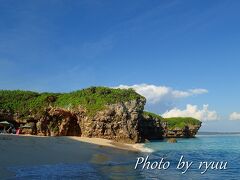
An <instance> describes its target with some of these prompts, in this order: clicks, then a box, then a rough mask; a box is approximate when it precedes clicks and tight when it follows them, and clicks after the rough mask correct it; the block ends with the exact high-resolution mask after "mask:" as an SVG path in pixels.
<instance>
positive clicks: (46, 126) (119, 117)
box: [0, 87, 201, 143]
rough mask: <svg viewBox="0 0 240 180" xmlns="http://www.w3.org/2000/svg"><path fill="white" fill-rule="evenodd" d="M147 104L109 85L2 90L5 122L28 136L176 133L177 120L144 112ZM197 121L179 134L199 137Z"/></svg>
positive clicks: (133, 137)
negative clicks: (61, 90) (63, 89)
mask: <svg viewBox="0 0 240 180" xmlns="http://www.w3.org/2000/svg"><path fill="white" fill-rule="evenodd" d="M145 102H146V100H145V98H144V97H142V96H140V95H139V94H137V93H136V92H135V91H133V90H131V89H129V90H122V89H110V88H105V87H91V88H88V89H83V90H80V91H75V92H72V93H62V94H60V93H58V94H56V93H35V92H28V91H27V92H26V91H0V121H1V120H7V121H8V122H10V123H12V124H13V125H14V126H15V127H20V128H21V131H22V133H25V134H34V135H42V136H84V137H99V138H106V139H112V140H115V141H119V142H127V143H137V142H144V141H145V140H146V139H148V140H152V139H161V138H163V137H168V136H169V135H170V133H171V132H174V131H176V129H174V128H177V126H176V123H175V124H174V123H173V120H169V121H166V119H164V118H162V117H160V116H158V115H155V114H153V113H147V112H144V111H143V110H144V105H145ZM174 121H175V120H174ZM192 122H193V121H187V123H186V124H185V125H184V126H183V127H182V128H181V129H180V130H179V131H177V133H179V134H181V135H180V136H179V137H193V136H195V134H196V133H197V131H198V129H199V127H200V125H201V124H199V123H198V124H196V123H195V124H194V123H192ZM194 122H195V121H194ZM172 124H173V125H174V126H173V125H172ZM181 125H182V124H181ZM173 127H174V128H173ZM175 135H176V134H175ZM176 137H178V136H176Z"/></svg>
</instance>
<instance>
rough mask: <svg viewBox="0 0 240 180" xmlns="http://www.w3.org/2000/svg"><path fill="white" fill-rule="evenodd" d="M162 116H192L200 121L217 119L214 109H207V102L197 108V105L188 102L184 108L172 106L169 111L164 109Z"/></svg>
mask: <svg viewBox="0 0 240 180" xmlns="http://www.w3.org/2000/svg"><path fill="white" fill-rule="evenodd" d="M162 116H163V117H165V118H168V117H193V118H196V119H199V120H201V121H207V120H217V119H219V117H218V114H217V112H216V111H211V110H209V109H208V104H207V105H203V107H202V109H199V108H198V106H197V105H191V104H188V105H187V106H186V109H183V110H181V109H178V108H173V109H171V110H169V111H166V112H165V113H164V114H163V115H162Z"/></svg>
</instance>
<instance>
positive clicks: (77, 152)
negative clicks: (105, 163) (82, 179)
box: [0, 135, 150, 179]
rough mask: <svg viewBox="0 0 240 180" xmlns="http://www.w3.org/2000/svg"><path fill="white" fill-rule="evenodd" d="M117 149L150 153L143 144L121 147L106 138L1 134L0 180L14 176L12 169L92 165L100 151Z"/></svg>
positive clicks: (123, 145) (106, 151)
mask: <svg viewBox="0 0 240 180" xmlns="http://www.w3.org/2000/svg"><path fill="white" fill-rule="evenodd" d="M114 148H115V149H116V150H117V149H122V150H127V151H129V152H133V153H138V152H140V151H145V152H150V150H149V149H147V148H144V145H143V144H122V143H116V142H113V141H111V140H107V139H100V138H85V137H72V136H64V137H44V136H25V135H0V179H5V178H6V177H11V176H14V174H13V173H11V172H10V171H8V168H9V167H12V166H25V165H30V166H31V165H40V164H56V163H79V162H93V161H96V159H93V155H94V154H97V153H98V152H99V150H101V151H104V152H105V153H108V152H109V151H113V150H114Z"/></svg>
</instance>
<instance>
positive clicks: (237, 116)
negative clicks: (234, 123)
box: [229, 112, 240, 120]
mask: <svg viewBox="0 0 240 180" xmlns="http://www.w3.org/2000/svg"><path fill="white" fill-rule="evenodd" d="M229 119H230V120H240V113H237V112H233V113H232V114H230V116H229Z"/></svg>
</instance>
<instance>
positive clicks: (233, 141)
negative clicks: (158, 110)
mask: <svg viewBox="0 0 240 180" xmlns="http://www.w3.org/2000/svg"><path fill="white" fill-rule="evenodd" d="M146 147H148V148H151V149H153V150H154V152H152V153H133V152H127V151H121V150H112V149H106V148H102V149H101V148H99V149H97V150H96V152H94V154H93V155H92V157H91V160H89V162H82V163H77V164H55V165H40V166H31V167H12V170H13V171H15V172H16V174H17V177H16V179H94V180H95V179H147V180H148V179H162V180H178V179H179V180H181V179H184V180H190V179H193V180H198V179H199V180H202V179H203V180H204V179H206V180H207V179H211V180H215V179H216V180H221V179H224V180H225V179H227V180H228V179H229V180H239V179H240V136H239V135H216V136H214V135H210V136H207V135H201V136H197V137H196V138H192V139H178V142H177V143H167V142H165V141H155V142H151V143H147V144H146ZM182 155H183V156H184V159H185V160H187V161H192V162H193V164H192V166H191V167H190V169H189V170H188V171H187V172H186V173H185V174H182V170H177V169H176V167H177V164H178V161H179V159H180V157H181V156H182ZM146 156H149V160H150V162H154V161H159V160H160V159H161V158H164V160H165V161H169V162H170V167H169V168H168V169H167V170H163V169H161V170H159V169H155V170H149V169H144V170H142V169H141V166H139V167H138V168H137V169H134V166H135V164H136V161H137V158H138V157H146ZM201 161H207V162H210V161H214V162H217V161H224V162H228V164H227V166H226V168H227V169H225V170H219V169H217V170H216V169H214V170H211V169H210V170H208V171H207V172H206V173H204V174H201V171H202V170H201V169H198V165H199V162H201Z"/></svg>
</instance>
